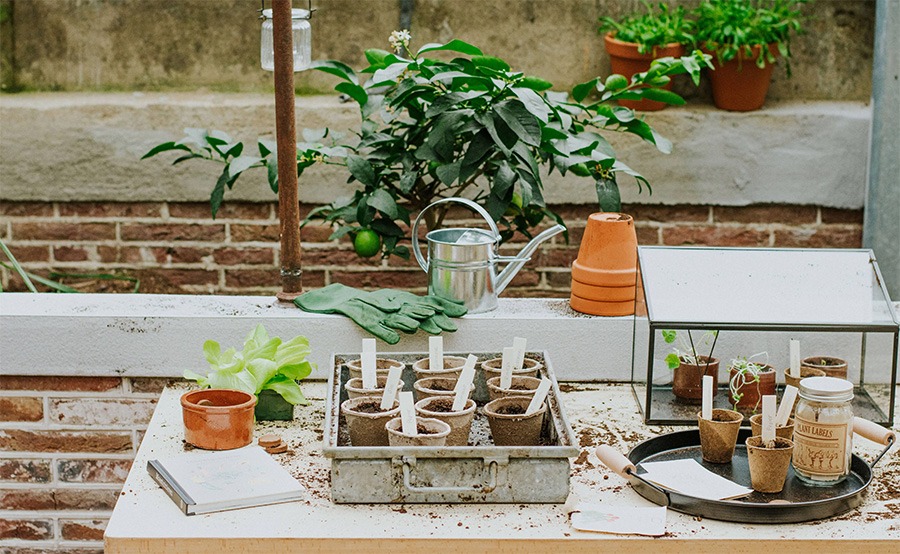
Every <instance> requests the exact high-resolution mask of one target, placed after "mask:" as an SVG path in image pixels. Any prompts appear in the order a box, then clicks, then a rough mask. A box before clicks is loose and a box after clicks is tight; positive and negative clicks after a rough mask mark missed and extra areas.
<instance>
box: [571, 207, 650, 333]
mask: <svg viewBox="0 0 900 554" xmlns="http://www.w3.org/2000/svg"><path fill="white" fill-rule="evenodd" d="M636 266H637V234H636V233H635V230H634V219H632V217H631V216H630V215H626V214H619V213H607V212H598V213H594V214H591V215H590V216H589V217H588V220H587V224H586V226H585V229H584V237H583V238H582V239H581V246H580V247H579V249H578V258H577V259H576V260H575V261H574V262H573V263H572V283H573V287H572V295H571V296H570V298H569V304H570V305H571V306H572V309H573V310H575V311H579V312H582V313H586V314H591V315H605V316H621V315H631V314H633V313H634V291H635V277H636V270H635V268H636ZM606 289H609V290H606ZM582 295H584V296H582Z"/></svg>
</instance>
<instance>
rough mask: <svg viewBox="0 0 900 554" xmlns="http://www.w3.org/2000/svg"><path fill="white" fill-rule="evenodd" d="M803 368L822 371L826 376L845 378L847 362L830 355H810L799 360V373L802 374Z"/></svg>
mask: <svg viewBox="0 0 900 554" xmlns="http://www.w3.org/2000/svg"><path fill="white" fill-rule="evenodd" d="M803 368H809V369H818V370H820V371H824V372H825V376H826V377H837V378H838V379H847V362H846V361H844V360H842V359H840V358H835V357H832V356H810V357H809V358H803V359H802V360H800V375H803ZM810 377H812V376H810Z"/></svg>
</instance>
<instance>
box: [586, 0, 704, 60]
mask: <svg viewBox="0 0 900 554" xmlns="http://www.w3.org/2000/svg"><path fill="white" fill-rule="evenodd" d="M643 4H644V8H645V9H646V13H633V14H629V15H626V16H625V17H623V18H621V19H620V20H618V21H617V20H615V19H613V18H612V17H608V16H606V17H601V18H600V26H599V28H598V31H599V32H600V34H606V33H612V34H613V37H614V38H616V39H617V40H621V41H622V42H631V43H635V44H637V45H638V52H640V53H641V54H646V53H648V52H652V50H653V49H654V48H656V47H661V46H666V45H667V44H671V43H673V42H674V43H678V44H693V43H694V34H693V31H694V22H693V21H692V20H691V19H689V18H688V17H686V15H685V13H686V12H685V10H684V7H683V6H678V7H676V8H674V9H670V8H669V6H668V5H667V4H664V3H662V2H660V3H659V4H657V7H656V8H655V9H654V8H653V6H652V5H651V4H650V3H649V2H644V3H643Z"/></svg>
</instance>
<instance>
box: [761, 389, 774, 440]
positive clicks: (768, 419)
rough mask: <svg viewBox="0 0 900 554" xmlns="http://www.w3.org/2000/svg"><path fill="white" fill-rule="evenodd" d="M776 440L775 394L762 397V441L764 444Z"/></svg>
mask: <svg viewBox="0 0 900 554" xmlns="http://www.w3.org/2000/svg"><path fill="white" fill-rule="evenodd" d="M773 440H775V395H774V394H767V395H765V396H763V397H762V441H763V445H765V444H766V443H768V442H769V441H773Z"/></svg>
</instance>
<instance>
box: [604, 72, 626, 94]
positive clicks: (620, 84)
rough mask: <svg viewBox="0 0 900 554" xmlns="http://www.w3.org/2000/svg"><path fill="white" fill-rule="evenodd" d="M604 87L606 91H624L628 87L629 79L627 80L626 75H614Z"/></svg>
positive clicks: (608, 78) (607, 80) (607, 79)
mask: <svg viewBox="0 0 900 554" xmlns="http://www.w3.org/2000/svg"><path fill="white" fill-rule="evenodd" d="M603 86H604V87H605V88H606V90H612V91H616V90H622V89H624V88H626V87H627V86H628V79H626V78H625V76H624V75H619V74H618V73H613V74H612V75H610V76H609V77H607V78H606V83H604V84H603Z"/></svg>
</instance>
